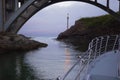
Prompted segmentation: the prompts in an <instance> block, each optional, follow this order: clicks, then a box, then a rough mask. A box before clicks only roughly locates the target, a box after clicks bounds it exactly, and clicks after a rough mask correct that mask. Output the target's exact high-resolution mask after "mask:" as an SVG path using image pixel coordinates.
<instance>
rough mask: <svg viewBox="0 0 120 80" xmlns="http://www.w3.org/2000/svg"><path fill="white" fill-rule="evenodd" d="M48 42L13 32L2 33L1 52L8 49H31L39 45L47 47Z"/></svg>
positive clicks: (0, 35)
mask: <svg viewBox="0 0 120 80" xmlns="http://www.w3.org/2000/svg"><path fill="white" fill-rule="evenodd" d="M46 46H47V44H45V43H40V42H37V41H34V40H30V38H28V37H25V36H24V35H18V34H12V33H0V52H1V53H2V52H8V51H29V50H33V49H37V48H39V47H46Z"/></svg>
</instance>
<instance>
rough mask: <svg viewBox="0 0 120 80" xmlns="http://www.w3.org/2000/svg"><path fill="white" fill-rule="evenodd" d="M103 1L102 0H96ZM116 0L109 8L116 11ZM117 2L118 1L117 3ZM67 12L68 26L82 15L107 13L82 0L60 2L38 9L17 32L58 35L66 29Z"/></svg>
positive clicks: (28, 34) (32, 34)
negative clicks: (78, 0)
mask: <svg viewBox="0 0 120 80" xmlns="http://www.w3.org/2000/svg"><path fill="white" fill-rule="evenodd" d="M98 1H101V3H103V4H106V3H104V0H98ZM116 3H117V2H115V0H113V2H111V4H112V5H111V6H110V7H111V8H112V9H114V10H115V11H117V9H118V8H117V6H115V5H116ZM117 4H118V3H117ZM67 13H69V27H70V26H72V25H74V24H75V21H76V20H78V19H80V18H83V17H93V16H99V15H104V14H108V13H107V12H105V11H103V10H102V9H100V8H98V7H96V6H93V5H91V4H87V3H83V2H75V1H69V2H60V3H56V4H53V5H50V6H48V7H46V8H44V9H42V10H40V11H38V12H37V13H36V14H35V15H34V16H33V17H31V18H30V19H29V20H28V21H27V22H26V23H25V24H24V26H23V27H22V28H21V29H20V31H19V32H18V33H19V34H24V35H26V36H37V37H40V36H58V34H59V33H61V32H63V31H65V30H66V29H67Z"/></svg>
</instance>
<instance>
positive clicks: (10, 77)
mask: <svg viewBox="0 0 120 80" xmlns="http://www.w3.org/2000/svg"><path fill="white" fill-rule="evenodd" d="M33 39H34V40H37V41H40V42H45V43H47V44H48V47H46V48H40V49H38V50H34V51H30V52H27V53H22V52H19V53H15V52H14V53H12V54H11V53H8V54H4V55H0V80H54V79H55V78H56V77H58V76H63V75H64V74H65V73H66V72H67V71H68V69H69V68H70V67H71V66H72V65H73V64H74V63H75V62H76V61H77V59H78V58H77V57H76V56H77V55H78V54H80V52H78V51H75V50H73V49H72V47H71V46H68V45H66V44H64V43H62V42H59V41H56V40H54V39H53V38H52V37H49V38H48V37H37V38H33Z"/></svg>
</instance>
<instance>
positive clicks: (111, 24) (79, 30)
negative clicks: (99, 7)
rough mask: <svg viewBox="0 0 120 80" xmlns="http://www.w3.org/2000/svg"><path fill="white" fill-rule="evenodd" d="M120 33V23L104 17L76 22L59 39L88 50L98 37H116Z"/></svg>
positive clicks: (110, 17) (109, 17) (108, 16)
mask: <svg viewBox="0 0 120 80" xmlns="http://www.w3.org/2000/svg"><path fill="white" fill-rule="evenodd" d="M119 33H120V22H118V21H117V20H115V19H114V18H113V17H112V16H110V15H103V16H99V17H92V18H82V19H80V20H77V21H76V22H75V25H73V26H71V27H70V28H69V29H68V30H66V31H64V32H62V33H60V34H59V36H58V37H57V39H58V40H63V41H65V42H67V43H70V44H73V45H74V46H78V47H77V48H80V49H81V48H84V49H82V51H85V50H86V49H87V46H88V43H89V42H90V41H91V40H92V39H93V38H95V37H97V36H103V35H115V34H119Z"/></svg>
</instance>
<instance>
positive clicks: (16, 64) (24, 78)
mask: <svg viewBox="0 0 120 80" xmlns="http://www.w3.org/2000/svg"><path fill="white" fill-rule="evenodd" d="M0 80H38V79H37V77H36V76H35V75H34V71H33V70H32V69H31V68H30V67H29V66H28V65H27V64H26V63H25V62H24V54H22V55H18V54H15V53H14V54H11V55H0Z"/></svg>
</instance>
